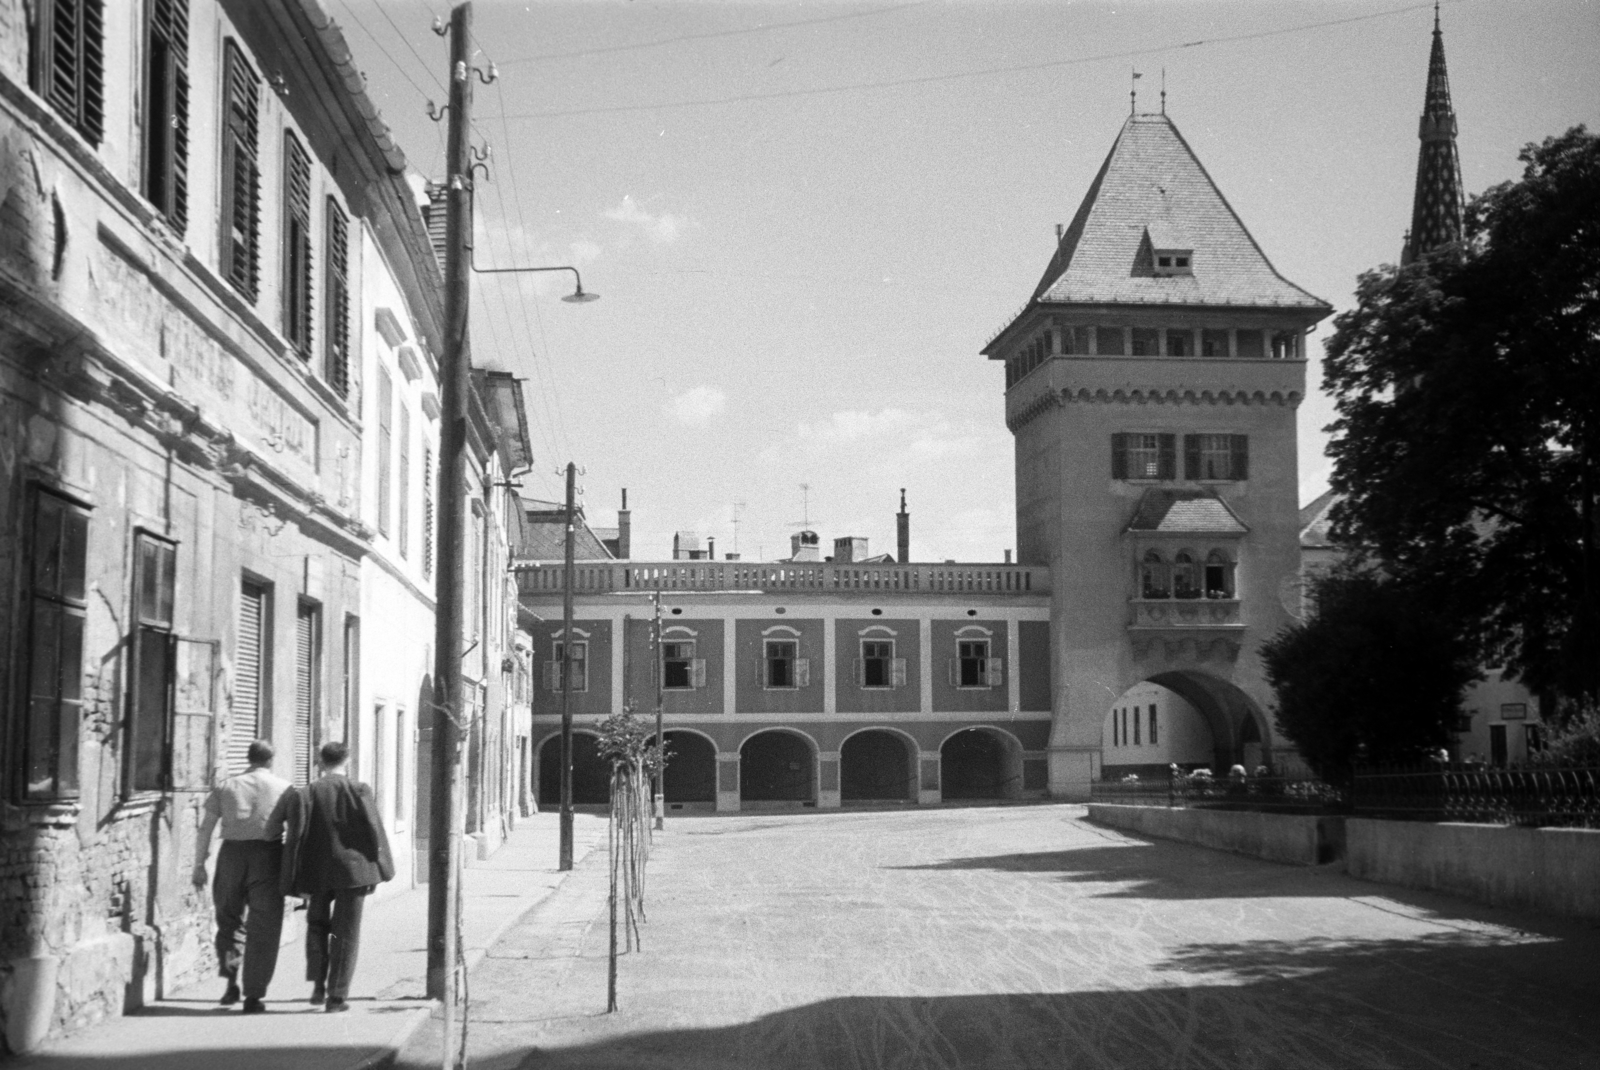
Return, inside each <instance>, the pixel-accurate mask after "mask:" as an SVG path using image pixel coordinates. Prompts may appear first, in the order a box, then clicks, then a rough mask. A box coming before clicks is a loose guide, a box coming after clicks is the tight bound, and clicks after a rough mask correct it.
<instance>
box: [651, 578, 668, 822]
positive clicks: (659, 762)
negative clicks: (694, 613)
mask: <svg viewBox="0 0 1600 1070" xmlns="http://www.w3.org/2000/svg"><path fill="white" fill-rule="evenodd" d="M652 598H653V599H654V601H655V604H656V639H655V649H656V672H655V677H656V792H655V794H656V798H655V804H656V828H658V829H664V828H666V827H667V786H666V785H667V779H666V778H667V763H666V753H667V752H666V751H664V750H662V749H661V740H662V736H661V705H662V702H661V697H662V690H661V689H662V688H663V687H664V686H665V684H666V680H665V679H663V678H664V677H665V676H666V666H665V665H663V664H662V662H661V588H659V587H657V588H656V589H655V591H654V592H652Z"/></svg>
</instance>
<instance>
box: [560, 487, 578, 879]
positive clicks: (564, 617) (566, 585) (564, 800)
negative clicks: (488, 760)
mask: <svg viewBox="0 0 1600 1070" xmlns="http://www.w3.org/2000/svg"><path fill="white" fill-rule="evenodd" d="M577 480H578V466H577V465H575V464H573V463H572V462H571V461H568V462H567V567H566V569H564V570H563V573H562V582H561V853H560V860H559V862H558V863H557V865H556V868H557V869H559V870H569V869H571V868H572V554H573V534H574V526H575V525H574V516H573V514H574V512H575V510H574V507H573V498H574V496H575V494H576V492H577Z"/></svg>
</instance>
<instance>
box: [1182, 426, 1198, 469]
mask: <svg viewBox="0 0 1600 1070" xmlns="http://www.w3.org/2000/svg"><path fill="white" fill-rule="evenodd" d="M1183 478H1184V479H1199V478H1200V436H1199V435H1184V436H1183Z"/></svg>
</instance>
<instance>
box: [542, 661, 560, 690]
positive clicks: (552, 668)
mask: <svg viewBox="0 0 1600 1070" xmlns="http://www.w3.org/2000/svg"><path fill="white" fill-rule="evenodd" d="M539 668H540V669H541V670H543V671H542V672H541V673H540V675H541V676H543V677H544V689H545V690H546V691H554V690H555V689H556V663H555V662H554V661H547V662H545V663H544V664H543V665H541V666H539Z"/></svg>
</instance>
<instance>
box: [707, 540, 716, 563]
mask: <svg viewBox="0 0 1600 1070" xmlns="http://www.w3.org/2000/svg"><path fill="white" fill-rule="evenodd" d="M716 559H717V537H716V536H715V535H710V536H707V538H706V560H707V561H715V560H716Z"/></svg>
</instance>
